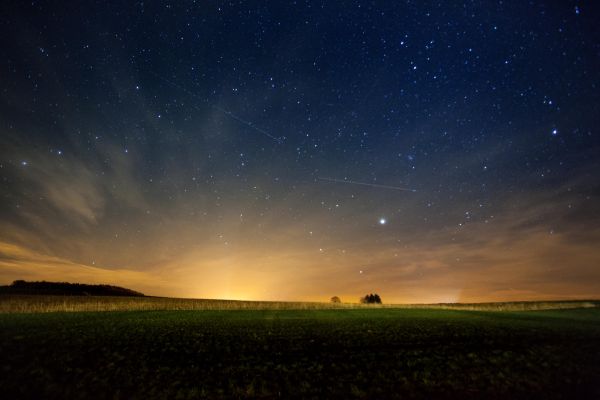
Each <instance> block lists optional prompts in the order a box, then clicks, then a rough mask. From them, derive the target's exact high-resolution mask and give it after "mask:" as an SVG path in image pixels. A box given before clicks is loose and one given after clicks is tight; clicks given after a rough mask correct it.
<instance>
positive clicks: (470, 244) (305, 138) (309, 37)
mask: <svg viewBox="0 0 600 400" xmlns="http://www.w3.org/2000/svg"><path fill="white" fill-rule="evenodd" d="M594 3H597V2H594V1H581V2H573V1H566V0H565V1H547V2H537V1H516V0H515V1H495V2H492V1H472V2H464V3H461V2H445V1H443V2H442V1H440V2H421V1H404V2H400V1H379V2H349V1H348V2H337V1H330V2H316V1H315V2H313V1H308V2H304V1H298V2H284V1H269V2H263V1H257V2H221V1H207V2H204V1H198V2H195V1H175V2H172V3H167V2H151V1H148V2H135V3H134V2H104V1H99V2H74V3H72V4H71V5H69V6H65V5H64V4H65V3H64V2H62V1H57V2H29V3H27V2H23V1H14V2H12V1H5V2H2V5H1V6H0V283H2V284H6V283H9V282H11V281H12V280H14V279H26V280H42V279H44V280H53V281H70V282H86V283H110V284H116V285H120V286H126V287H129V288H132V289H135V290H139V291H142V292H144V293H146V294H152V295H165V296H181V297H209V298H231V299H252V300H261V299H264V300H322V301H327V300H328V299H329V297H331V296H333V295H337V296H340V297H341V298H342V300H343V301H349V302H352V301H357V300H358V297H359V296H360V295H364V294H365V293H369V292H376V293H379V294H380V296H381V297H382V299H383V301H384V302H388V303H389V302H450V301H492V300H534V299H563V298H598V297H600V250H598V249H599V248H600V202H599V197H600V168H599V167H600V138H599V134H600V132H599V129H600V128H599V127H600V23H599V22H598V21H600V12H599V11H600V9H599V8H600V7H599V6H598V4H594Z"/></svg>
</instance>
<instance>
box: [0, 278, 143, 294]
mask: <svg viewBox="0 0 600 400" xmlns="http://www.w3.org/2000/svg"><path fill="white" fill-rule="evenodd" d="M0 294H40V295H60V296H136V297H142V296H144V294H143V293H140V292H136V291H134V290H131V289H126V288H122V287H119V286H111V285H86V284H83V283H68V282H46V281H42V282H27V281H23V280H18V281H14V282H13V283H12V284H11V285H8V286H0Z"/></svg>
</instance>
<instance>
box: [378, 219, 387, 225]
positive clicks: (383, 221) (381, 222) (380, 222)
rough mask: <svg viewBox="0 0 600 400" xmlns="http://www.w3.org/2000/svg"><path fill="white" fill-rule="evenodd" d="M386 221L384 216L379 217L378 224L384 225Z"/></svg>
mask: <svg viewBox="0 0 600 400" xmlns="http://www.w3.org/2000/svg"><path fill="white" fill-rule="evenodd" d="M386 223H387V221H386V219H385V218H381V219H379V225H385V224H386Z"/></svg>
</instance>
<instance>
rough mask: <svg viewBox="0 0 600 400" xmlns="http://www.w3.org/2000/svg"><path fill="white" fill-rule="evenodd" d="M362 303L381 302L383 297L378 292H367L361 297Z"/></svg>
mask: <svg viewBox="0 0 600 400" xmlns="http://www.w3.org/2000/svg"><path fill="white" fill-rule="evenodd" d="M360 302H361V303H362V304H381V297H379V295H378V294H377V293H375V294H373V293H371V294H367V295H365V297H361V298H360Z"/></svg>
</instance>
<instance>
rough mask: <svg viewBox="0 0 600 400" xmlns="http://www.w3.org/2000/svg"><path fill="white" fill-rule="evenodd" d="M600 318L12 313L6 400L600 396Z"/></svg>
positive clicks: (3, 385)
mask: <svg viewBox="0 0 600 400" xmlns="http://www.w3.org/2000/svg"><path fill="white" fill-rule="evenodd" d="M598 382H600V310H599V309H576V310H561V311H534V312H518V313H517V312H477V311H445V310H400V309H367V310H322V311H318V310H309V311H293V310H285V311H276V310H269V311H258V310H252V311H162V312H161V311H158V312H157V311H150V312H103V313H48V314H0V393H1V396H2V397H3V398H6V399H9V398H11V399H12V398H35V399H41V398H45V399H52V398H55V399H68V398H111V399H113V398H117V399H131V398H139V399H147V398H168V399H176V398H181V399H185V398H203V397H205V398H224V397H225V398H240V397H241V398H244V397H262V398H273V397H281V398H375V399H389V398H431V397H435V398H461V399H464V398H505V399H509V398H510V399H513V398H544V399H547V398H599V397H600V385H599V384H598Z"/></svg>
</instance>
